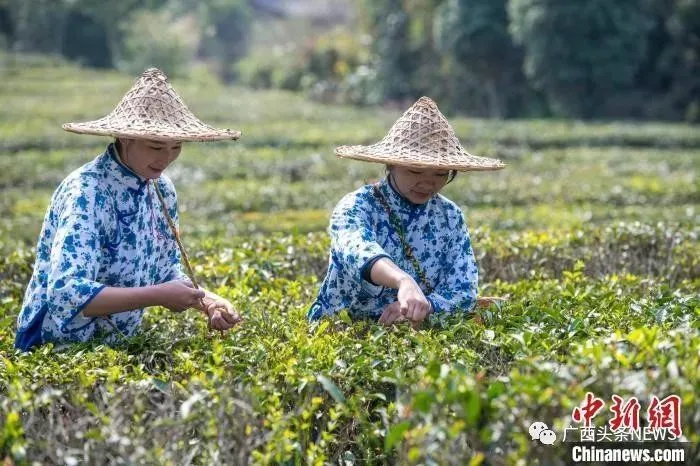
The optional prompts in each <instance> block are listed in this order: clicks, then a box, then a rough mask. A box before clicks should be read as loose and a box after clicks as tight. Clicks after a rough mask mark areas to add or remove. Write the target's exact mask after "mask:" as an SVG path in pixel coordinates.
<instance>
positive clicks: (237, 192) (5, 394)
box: [0, 58, 700, 465]
mask: <svg viewBox="0 0 700 466" xmlns="http://www.w3.org/2000/svg"><path fill="white" fill-rule="evenodd" d="M33 60H34V61H33V62H32V66H19V65H12V66H9V65H8V66H7V67H6V68H3V69H1V70H0V73H2V76H3V79H4V82H3V86H2V87H1V88H0V95H1V96H2V99H3V105H2V106H0V141H2V142H0V187H1V188H2V192H3V195H2V198H1V199H0V213H1V214H2V215H1V216H0V233H1V234H0V252H2V254H0V408H1V409H0V426H2V427H0V459H4V462H5V463H6V464H13V463H16V464H34V463H36V464H52V463H62V464H78V463H90V464H154V463H156V464H215V463H217V464H218V463H224V464H250V463H252V464H328V463H330V464H344V465H345V464H440V465H442V464H473V465H478V464H494V465H500V464H565V462H566V449H565V447H564V446H563V445H562V443H561V441H560V440H561V436H562V435H563V433H564V432H565V429H566V427H568V426H569V425H570V424H572V423H573V421H572V419H571V412H572V410H573V408H574V407H576V406H579V404H580V403H581V401H582V400H583V398H584V397H585V394H586V393H587V392H593V393H595V394H596V395H597V396H598V397H600V398H603V399H604V400H606V402H608V403H609V402H610V397H611V396H612V395H613V394H619V395H621V396H624V397H629V396H636V397H638V398H639V400H640V401H641V402H642V404H643V405H645V403H647V402H648V399H649V397H650V396H651V395H657V396H659V397H664V396H667V395H670V394H676V395H678V396H679V397H680V398H681V400H682V427H683V436H684V437H685V439H687V440H688V441H689V442H691V447H690V453H691V455H693V456H692V458H693V459H695V460H697V459H700V451H699V450H698V447H697V445H698V440H699V438H698V437H699V435H700V410H698V398H697V393H698V386H697V380H698V375H699V374H698V367H700V360H699V357H698V355H699V354H700V337H699V332H700V324H699V322H700V300H699V298H698V296H699V294H698V290H699V289H700V274H699V273H698V272H699V270H700V267H699V264H698V257H700V250H699V246H698V241H697V236H698V227H697V225H698V223H697V209H698V203H699V202H698V201H699V197H698V189H697V187H698V185H697V178H696V173H697V172H698V168H699V166H700V165H699V164H700V157H698V151H700V139H699V136H698V132H697V130H696V128H693V127H690V126H684V125H666V124H664V125H659V124H651V123H650V124H643V125H633V124H629V123H606V124H602V123H599V124H586V125H583V124H578V123H572V122H565V121H528V122H525V121H512V122H492V121H482V120H466V119H455V120H454V122H453V123H454V126H455V128H456V130H457V132H458V133H459V134H460V136H461V137H462V139H463V140H464V141H465V144H466V145H467V147H468V148H470V149H471V148H472V147H473V148H474V150H473V151H474V152H475V153H480V154H482V153H483V154H484V155H495V156H498V157H501V158H502V159H503V160H504V161H506V162H507V163H508V164H509V166H508V168H506V170H503V171H502V172H497V173H483V174H468V175H460V176H458V177H457V179H456V180H455V181H454V183H452V184H450V185H448V186H447V188H446V189H445V194H446V195H447V196H448V197H450V198H451V199H454V200H455V201H456V202H458V203H459V204H460V205H461V206H462V207H463V209H464V211H465V215H466V217H467V221H468V224H469V226H470V231H471V235H472V241H473V245H474V249H475V253H476V256H477V259H478V261H479V265H480V270H481V280H480V291H481V293H482V294H485V295H501V296H507V297H508V302H506V303H505V304H503V305H500V306H491V307H490V308H487V309H483V310H479V311H478V312H477V313H476V314H475V316H474V317H472V316H463V315H454V316H433V317H432V318H431V319H430V321H429V322H428V323H426V324H425V325H424V326H423V328H422V329H420V330H413V329H411V328H409V327H405V326H398V327H396V328H391V329H386V328H384V327H381V326H379V325H377V324H374V323H371V322H367V321H358V322H353V321H351V320H350V319H349V317H348V316H347V314H341V315H338V316H336V317H334V318H330V319H324V320H322V321H320V322H314V323H309V322H307V320H306V310H307V309H308V307H309V306H310V304H311V303H312V301H313V299H314V298H315V295H316V292H317V289H318V286H319V281H320V280H321V279H322V277H323V274H324V273H325V270H326V267H327V260H328V258H327V253H328V247H329V239H328V236H327V234H326V231H325V230H326V227H327V222H328V212H329V209H330V208H332V207H333V205H334V204H335V202H337V200H339V199H340V197H341V196H342V195H343V194H344V193H346V192H348V191H350V190H352V189H355V188H356V187H358V186H360V185H362V184H363V183H365V182H367V181H369V180H372V179H377V178H378V177H380V176H382V173H383V172H382V167H381V166H373V165H370V164H362V163H359V162H350V161H343V160H337V159H335V158H334V157H333V156H332V149H333V146H334V145H335V144H343V143H355V142H357V143H361V142H370V141H373V140H375V139H377V138H380V137H381V136H382V135H383V132H384V131H385V130H386V129H387V127H388V126H389V125H390V124H391V122H392V121H393V119H394V118H396V116H397V112H396V111H391V110H387V109H377V110H376V111H375V110H360V109H356V108H350V107H337V106H324V105H321V104H319V103H310V102H307V101H305V100H303V99H302V98H301V97H299V96H297V95H295V94H291V93H284V92H279V91H252V90H247V89H241V88H227V87H221V86H219V85H215V84H207V85H204V84H202V83H205V82H208V81H207V80H206V79H207V78H206V77H199V78H197V77H193V80H192V81H188V82H184V81H183V82H180V81H177V80H176V81H175V83H174V84H175V87H176V88H177V89H178V90H180V91H181V92H182V94H183V98H184V99H185V101H187V102H188V103H190V105H191V108H192V109H193V110H194V111H195V112H196V113H198V114H201V115H202V117H203V118H205V119H208V120H210V121H213V122H215V123H217V124H221V125H224V126H232V127H235V128H240V129H242V130H243V137H242V138H241V140H240V141H239V142H236V143H231V144H202V145H187V146H186V147H185V150H184V151H183V155H182V156H181V158H180V159H179V160H178V161H177V162H176V163H175V165H173V167H172V169H169V171H170V175H171V176H172V177H173V179H174V180H175V183H176V186H177V188H178V196H179V200H180V204H181V209H182V213H181V229H182V237H183V240H184V242H185V244H186V245H187V246H188V249H189V253H190V256H191V260H192V262H193V263H194V266H195V272H196V274H197V275H198V277H199V278H200V280H201V281H202V283H203V285H204V286H206V287H207V288H210V289H212V290H214V291H216V292H218V293H220V294H221V295H222V296H225V297H227V298H228V299H230V300H231V301H232V302H233V303H234V305H235V306H236V307H237V308H238V309H239V310H240V311H241V313H242V314H243V315H244V317H245V323H244V325H242V326H240V327H239V328H237V329H235V330H234V331H232V332H230V333H228V334H226V335H223V336H220V335H209V334H208V333H207V330H206V324H205V322H204V321H203V319H202V318H201V316H200V315H198V314H197V313H196V312H194V311H188V312H186V313H183V314H179V315H174V314H172V313H170V312H168V311H167V310H165V309H161V308H155V309H151V310H149V312H147V313H146V316H145V320H144V326H143V332H142V334H140V335H139V336H136V337H133V338H130V339H128V340H124V341H121V342H119V343H117V344H115V345H114V346H112V347H109V346H106V345H104V344H102V343H101V342H100V341H99V340H98V341H94V342H91V343H85V344H74V345H66V346H63V347H54V346H53V345H50V344H49V345H46V346H44V347H41V348H39V349H37V350H35V351H33V352H32V353H28V354H20V353H19V352H17V351H15V350H14V348H13V339H14V333H15V329H16V324H15V322H16V318H17V313H18V312H19V308H20V305H21V302H22V297H23V293H24V289H25V287H26V284H27V282H28V280H29V277H30V275H31V272H32V265H33V260H34V251H33V247H34V245H35V242H36V238H37V235H38V232H39V228H40V226H41V221H42V219H43V216H44V212H45V209H46V205H47V204H48V200H49V198H50V196H51V193H52V191H53V189H55V187H56V186H57V184H58V183H59V182H60V181H61V180H62V179H63V177H65V176H66V175H67V174H68V173H69V172H70V171H71V170H73V169H75V168H77V167H79V166H80V165H81V164H83V163H85V162H87V161H88V160H90V159H92V158H93V157H95V156H96V155H97V154H98V153H99V152H100V151H101V150H103V146H102V144H103V143H105V142H106V140H102V141H101V140H99V139H97V138H91V137H79V136H73V135H69V134H63V133H62V132H61V129H60V124H61V123H63V122H66V121H72V120H80V119H85V118H94V117H96V116H98V115H100V114H101V113H102V112H107V111H109V110H110V109H111V105H113V104H114V103H115V102H113V101H116V99H118V97H119V96H121V95H122V92H124V91H125V90H126V89H127V88H128V86H129V83H130V79H131V78H129V77H125V76H123V75H119V74H116V73H110V72H104V73H101V72H95V71H84V70H78V69H76V68H73V67H70V66H68V65H63V64H60V63H54V62H51V61H42V60H41V59H39V58H35V59H33ZM48 77H50V78H51V79H48ZM198 79H201V81H198ZM104 96H113V98H112V100H110V99H106V98H105V97H104ZM606 410H607V407H606ZM606 418H607V416H606V415H601V416H598V417H596V418H595V421H596V422H597V423H599V424H602V423H603V422H604V419H606ZM533 421H544V422H546V423H547V424H548V425H550V426H552V428H553V429H554V430H555V431H556V433H557V436H558V440H557V443H556V444H555V446H554V447H546V446H543V445H539V444H538V443H536V442H533V441H532V440H531V439H530V436H529V434H528V427H529V425H530V423H531V422H533Z"/></svg>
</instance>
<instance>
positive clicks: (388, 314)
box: [379, 301, 406, 327]
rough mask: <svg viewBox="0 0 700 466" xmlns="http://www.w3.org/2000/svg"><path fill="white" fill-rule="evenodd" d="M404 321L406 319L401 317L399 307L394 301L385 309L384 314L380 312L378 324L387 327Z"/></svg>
mask: <svg viewBox="0 0 700 466" xmlns="http://www.w3.org/2000/svg"><path fill="white" fill-rule="evenodd" d="M405 321H406V317H404V316H403V315H401V305H400V304H399V302H398V301H394V302H393V303H391V304H389V305H388V306H387V307H385V308H384V312H382V315H381V316H380V317H379V323H380V324H382V325H386V326H387V327H388V326H390V325H391V324H395V323H398V322H405Z"/></svg>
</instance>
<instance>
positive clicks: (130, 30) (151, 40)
mask: <svg viewBox="0 0 700 466" xmlns="http://www.w3.org/2000/svg"><path fill="white" fill-rule="evenodd" d="M195 26H196V23H195V19H194V18H191V17H190V18H187V17H180V18H176V17H174V16H173V14H172V13H171V12H170V11H167V10H159V11H148V10H143V11H138V12H136V13H134V14H133V15H132V16H131V19H130V21H129V22H128V23H126V24H124V26H123V31H122V32H123V35H124V45H123V53H122V56H121V60H120V61H119V63H118V64H117V66H118V67H119V68H120V69H122V70H124V71H126V72H128V73H129V74H132V75H136V76H138V75H139V74H141V73H142V72H143V71H144V70H145V69H147V68H150V67H152V66H155V67H158V68H160V69H162V70H163V71H165V73H166V74H167V75H168V76H170V77H172V78H176V77H178V76H181V75H183V74H186V72H187V69H188V67H189V65H190V63H191V62H192V60H193V58H194V55H195V52H196V50H197V46H198V44H197V42H196V41H197V36H196V35H193V34H192V32H193V30H195Z"/></svg>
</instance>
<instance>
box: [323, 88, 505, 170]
mask: <svg viewBox="0 0 700 466" xmlns="http://www.w3.org/2000/svg"><path fill="white" fill-rule="evenodd" d="M335 154H336V155H337V156H338V157H343V158H348V159H356V160H364V161H367V162H377V163H383V164H387V165H399V166H406V167H416V168H436V169H445V170H458V171H477V170H483V171H485V170H499V169H501V168H504V167H505V164H504V163H503V162H501V161H500V160H496V159H490V158H486V157H479V156H476V155H472V154H470V153H469V152H467V151H466V150H464V148H463V147H462V145H461V144H460V143H459V140H458V139H457V136H455V132H454V130H453V129H452V126H450V123H449V122H448V121H447V119H446V118H445V116H444V115H443V114H442V113H440V110H439V109H438V107H437V105H436V104H435V102H433V101H432V99H429V98H428V97H421V98H420V99H418V101H417V102H416V103H415V104H413V106H411V108H409V109H408V110H407V111H406V113H404V114H403V115H402V116H401V118H399V119H398V120H396V123H394V126H392V127H391V130H389V133H388V134H387V135H386V136H385V137H384V139H382V140H381V141H380V142H378V143H376V144H373V145H371V146H340V147H337V148H336V149H335Z"/></svg>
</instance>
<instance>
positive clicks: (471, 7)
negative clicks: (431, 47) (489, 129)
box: [435, 0, 521, 118]
mask: <svg viewBox="0 0 700 466" xmlns="http://www.w3.org/2000/svg"><path fill="white" fill-rule="evenodd" d="M507 3H508V2H507V1H506V0H499V1H493V0H447V1H445V2H443V4H442V5H441V7H440V9H439V12H438V14H437V15H436V24H435V35H436V40H437V43H438V47H439V49H440V50H441V51H442V52H444V53H445V54H446V55H447V56H448V57H450V58H451V59H452V63H451V65H452V66H454V67H457V68H459V69H460V70H461V73H463V74H467V75H471V76H472V77H473V78H472V79H473V80H474V81H476V82H477V83H478V86H479V87H481V88H482V89H485V92H484V91H483V90H482V93H483V94H485V95H487V96H488V100H489V104H488V107H489V115H490V116H491V117H496V118H498V117H503V116H505V115H506V114H508V113H510V112H508V107H509V105H508V101H509V100H512V99H513V97H514V96H513V94H514V93H515V91H510V90H511V89H513V88H515V87H517V86H518V85H519V84H521V83H517V82H516V81H517V79H518V78H521V75H520V73H519V71H520V70H519V68H520V63H521V57H520V53H519V51H518V50H516V49H515V47H514V45H513V42H512V39H511V37H510V34H509V32H508V13H507V11H506V7H507ZM450 74H451V75H453V76H454V77H458V76H459V74H460V73H458V72H454V71H453V72H452V73H450ZM461 82H462V83H463V82H464V81H461ZM467 82H468V81H467ZM452 86H454V87H458V88H459V87H463V86H464V84H461V85H460V83H459V82H455V83H453V84H452ZM460 90H461V89H459V90H455V92H460ZM461 91H462V92H464V91H463V90H461ZM463 100H464V99H462V98H460V97H459V94H458V95H455V96H451V98H450V101H457V102H460V101H463ZM511 107H512V104H511Z"/></svg>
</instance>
